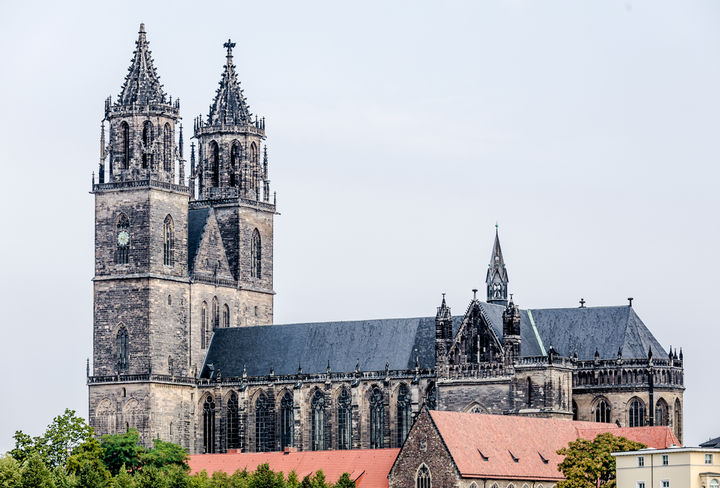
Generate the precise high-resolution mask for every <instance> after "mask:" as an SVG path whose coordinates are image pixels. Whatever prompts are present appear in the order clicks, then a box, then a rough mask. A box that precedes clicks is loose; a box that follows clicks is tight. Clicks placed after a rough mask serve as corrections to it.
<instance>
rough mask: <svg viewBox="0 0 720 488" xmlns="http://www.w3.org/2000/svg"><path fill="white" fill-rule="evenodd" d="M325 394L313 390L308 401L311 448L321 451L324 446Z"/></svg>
mask: <svg viewBox="0 0 720 488" xmlns="http://www.w3.org/2000/svg"><path fill="white" fill-rule="evenodd" d="M325 403H326V401H325V395H324V394H323V392H322V391H321V390H319V389H318V390H315V393H314V394H313V396H312V400H311V402H310V416H311V424H312V425H311V434H312V446H311V448H312V450H313V451H322V450H324V449H325V448H326V446H325V423H326V414H325Z"/></svg>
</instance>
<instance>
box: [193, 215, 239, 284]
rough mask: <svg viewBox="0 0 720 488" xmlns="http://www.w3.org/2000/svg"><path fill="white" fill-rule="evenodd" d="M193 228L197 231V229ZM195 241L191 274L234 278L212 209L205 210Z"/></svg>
mask: <svg viewBox="0 0 720 488" xmlns="http://www.w3.org/2000/svg"><path fill="white" fill-rule="evenodd" d="M201 216H202V214H198V217H201ZM195 230H196V232H197V229H195ZM198 237H199V238H198ZM195 242H197V248H196V250H195V252H194V253H193V254H194V258H193V262H192V263H191V264H192V272H193V276H195V277H203V278H210V279H223V280H233V279H234V278H233V275H232V273H231V272H230V264H229V263H228V259H227V255H226V253H225V246H224V245H223V242H222V237H221V236H220V228H219V227H218V223H217V219H216V218H215V212H214V211H213V210H212V209H209V210H208V211H207V212H206V220H205V223H204V225H203V227H202V232H198V233H197V235H196V236H195Z"/></svg>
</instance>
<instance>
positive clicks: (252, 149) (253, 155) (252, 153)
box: [250, 142, 258, 166]
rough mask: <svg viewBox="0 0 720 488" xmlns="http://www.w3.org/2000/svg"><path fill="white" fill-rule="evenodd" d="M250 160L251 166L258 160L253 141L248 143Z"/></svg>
mask: <svg viewBox="0 0 720 488" xmlns="http://www.w3.org/2000/svg"><path fill="white" fill-rule="evenodd" d="M250 162H252V163H253V166H254V165H255V163H257V162H258V150H257V146H256V145H255V143H254V142H253V143H252V144H250Z"/></svg>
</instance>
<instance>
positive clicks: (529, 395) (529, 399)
mask: <svg viewBox="0 0 720 488" xmlns="http://www.w3.org/2000/svg"><path fill="white" fill-rule="evenodd" d="M532 388H533V387H532V379H530V378H528V379H527V406H528V407H530V406H531V405H532V393H533V391H532Z"/></svg>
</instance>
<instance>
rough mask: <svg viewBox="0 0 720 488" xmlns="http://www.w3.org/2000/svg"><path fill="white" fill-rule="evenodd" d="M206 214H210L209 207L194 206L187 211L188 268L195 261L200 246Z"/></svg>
mask: <svg viewBox="0 0 720 488" xmlns="http://www.w3.org/2000/svg"><path fill="white" fill-rule="evenodd" d="M208 215H210V207H204V208H194V209H191V210H190V211H189V212H188V267H189V268H190V269H192V267H193V264H194V263H195V256H196V255H197V250H198V247H200V241H201V240H202V236H203V229H204V228H205V222H207V219H208Z"/></svg>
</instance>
